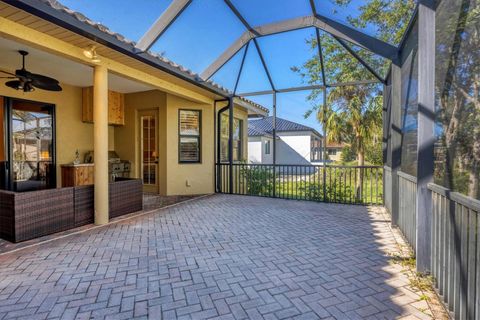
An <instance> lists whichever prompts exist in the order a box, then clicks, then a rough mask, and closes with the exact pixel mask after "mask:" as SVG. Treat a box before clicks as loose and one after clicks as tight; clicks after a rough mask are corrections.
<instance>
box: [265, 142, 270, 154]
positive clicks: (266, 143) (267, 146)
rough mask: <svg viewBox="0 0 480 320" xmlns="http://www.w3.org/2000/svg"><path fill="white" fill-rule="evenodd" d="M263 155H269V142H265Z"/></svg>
mask: <svg viewBox="0 0 480 320" xmlns="http://www.w3.org/2000/svg"><path fill="white" fill-rule="evenodd" d="M265 154H270V140H268V141H265Z"/></svg>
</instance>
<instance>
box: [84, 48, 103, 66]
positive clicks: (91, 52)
mask: <svg viewBox="0 0 480 320" xmlns="http://www.w3.org/2000/svg"><path fill="white" fill-rule="evenodd" d="M83 55H84V56H85V57H87V58H88V59H91V60H92V62H93V63H99V62H100V57H99V56H98V54H97V50H96V47H95V46H90V47H88V48H87V49H85V50H83Z"/></svg>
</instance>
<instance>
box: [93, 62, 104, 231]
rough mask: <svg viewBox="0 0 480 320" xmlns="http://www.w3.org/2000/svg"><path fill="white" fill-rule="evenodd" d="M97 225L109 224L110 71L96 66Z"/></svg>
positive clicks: (95, 155)
mask: <svg viewBox="0 0 480 320" xmlns="http://www.w3.org/2000/svg"><path fill="white" fill-rule="evenodd" d="M93 122H94V124H93V147H94V148H93V150H94V160H95V170H94V179H95V224H96V225H102V224H106V223H108V69H107V68H106V67H104V66H95V70H94V79H93Z"/></svg>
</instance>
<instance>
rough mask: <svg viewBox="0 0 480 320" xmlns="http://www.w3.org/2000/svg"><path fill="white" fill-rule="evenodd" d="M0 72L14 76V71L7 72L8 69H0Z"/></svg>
mask: <svg viewBox="0 0 480 320" xmlns="http://www.w3.org/2000/svg"><path fill="white" fill-rule="evenodd" d="M0 72H1V73H6V74H9V75H11V76H14V77H15V74H14V73H11V72H8V71H3V70H0Z"/></svg>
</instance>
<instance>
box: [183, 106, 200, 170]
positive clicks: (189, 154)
mask: <svg viewBox="0 0 480 320" xmlns="http://www.w3.org/2000/svg"><path fill="white" fill-rule="evenodd" d="M200 123H201V111H199V110H179V126H178V131H179V132H178V133H179V147H178V162H180V163H199V162H200V161H201V160H200V150H201V127H200Z"/></svg>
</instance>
